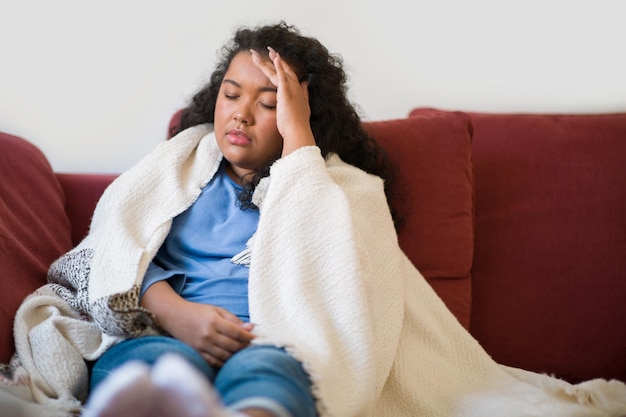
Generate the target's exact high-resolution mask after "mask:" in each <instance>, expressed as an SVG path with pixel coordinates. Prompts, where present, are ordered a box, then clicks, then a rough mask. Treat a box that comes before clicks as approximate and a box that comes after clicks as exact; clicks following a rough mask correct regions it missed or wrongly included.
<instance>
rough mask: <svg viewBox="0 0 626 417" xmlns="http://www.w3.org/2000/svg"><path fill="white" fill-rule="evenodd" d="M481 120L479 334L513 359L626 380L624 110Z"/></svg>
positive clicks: (495, 351)
mask: <svg viewBox="0 0 626 417" xmlns="http://www.w3.org/2000/svg"><path fill="white" fill-rule="evenodd" d="M472 119H473V123H474V129H475V131H474V139H473V151H474V164H475V173H476V240H475V257H474V268H473V270H472V274H473V276H472V279H473V281H472V282H473V294H474V296H473V306H472V309H473V312H472V324H471V331H472V333H473V334H474V336H475V337H476V338H477V339H478V340H479V342H480V343H481V344H482V345H483V346H484V347H485V348H486V350H487V351H488V352H490V353H491V354H492V356H493V357H494V358H495V359H496V360H497V361H499V362H501V363H504V364H508V365H512V366H517V367H521V368H525V369H530V370H535V371H540V372H546V373H554V374H556V375H557V376H559V377H562V378H565V379H568V380H570V381H573V382H576V381H581V380H584V379H589V378H593V377H598V376H603V377H605V378H610V377H614V378H618V379H621V380H624V381H626V320H625V319H626V286H625V285H624V279H625V277H626V194H625V193H624V191H625V190H626V114H615V115H588V116H583V115H572V116H557V115H494V114H472ZM581 335H584V337H581Z"/></svg>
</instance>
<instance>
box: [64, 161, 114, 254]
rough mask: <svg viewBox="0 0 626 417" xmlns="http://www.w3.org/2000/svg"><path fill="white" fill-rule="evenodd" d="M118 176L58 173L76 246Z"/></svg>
mask: <svg viewBox="0 0 626 417" xmlns="http://www.w3.org/2000/svg"><path fill="white" fill-rule="evenodd" d="M116 177H117V175H113V174H76V173H72V174H64V173H58V174H57V179H58V180H59V183H60V184H61V188H62V189H63V193H64V194H65V211H66V212H67V215H68V217H69V218H70V221H71V223H72V225H71V226H72V243H73V245H74V246H76V245H78V244H79V243H80V241H81V240H83V238H84V237H85V236H86V235H87V232H88V231H89V224H90V223H91V216H92V214H93V211H94V209H95V208H96V204H97V203H98V200H99V199H100V197H101V196H102V193H103V192H104V190H105V189H106V187H108V186H109V184H110V183H111V182H113V180H114V179H115V178H116Z"/></svg>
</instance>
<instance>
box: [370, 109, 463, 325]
mask: <svg viewBox="0 0 626 417" xmlns="http://www.w3.org/2000/svg"><path fill="white" fill-rule="evenodd" d="M365 127H366V129H367V130H368V131H369V132H370V133H371V134H372V136H373V137H374V138H375V139H376V140H377V141H378V142H379V143H380V144H381V145H382V146H383V147H384V148H385V149H386V150H387V151H388V153H389V157H390V159H391V161H392V162H393V163H394V164H395V165H396V166H397V167H399V168H400V170H399V172H398V178H397V184H396V192H397V193H398V195H397V198H395V200H394V206H396V207H398V208H399V210H400V214H401V215H402V216H403V217H404V219H405V222H406V223H405V224H404V226H403V227H402V228H401V229H400V231H399V236H398V238H399V241H400V245H401V246H402V248H403V250H404V251H405V253H406V254H407V256H408V257H409V258H410V259H411V261H412V262H413V263H414V264H415V265H416V266H417V268H418V269H419V270H420V272H421V273H422V274H423V275H424V277H425V278H426V279H427V280H428V281H429V282H430V284H431V285H432V286H433V288H434V289H435V290H436V291H437V293H438V294H439V295H440V296H441V298H442V299H443V300H444V302H445V303H446V304H447V305H448V307H449V308H450V310H451V311H452V312H453V313H454V314H455V315H456V317H457V318H458V319H459V321H460V322H461V324H463V325H464V326H465V327H466V328H467V327H469V322H470V313H471V282H470V269H471V266H472V257H473V241H474V235H473V167H472V153H471V125H470V119H469V117H468V116H467V115H465V114H463V113H458V112H445V111H437V110H433V109H420V110H416V111H414V112H413V113H412V114H411V117H410V118H405V119H398V120H387V121H376V122H367V123H365Z"/></svg>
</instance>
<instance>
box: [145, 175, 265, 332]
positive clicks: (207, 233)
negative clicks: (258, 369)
mask: <svg viewBox="0 0 626 417" xmlns="http://www.w3.org/2000/svg"><path fill="white" fill-rule="evenodd" d="M240 190H241V188H240V186H239V185H238V184H237V183H235V182H234V181H233V180H232V179H231V178H230V177H229V176H228V174H227V173H226V169H225V165H224V164H223V163H222V164H221V166H220V168H219V170H218V172H217V173H216V174H215V176H214V177H213V178H212V179H211V181H210V182H209V183H208V184H207V185H206V186H205V187H204V189H203V190H202V192H201V194H200V196H199V197H198V199H197V200H196V202H195V203H194V204H193V205H192V206H191V207H190V208H189V209H187V210H186V211H185V212H183V213H181V214H180V215H178V216H176V217H175V218H174V220H173V223H172V228H171V230H170V232H169V235H168V236H167V238H166V239H165V241H164V242H163V244H162V246H161V248H160V249H159V251H158V253H157V255H156V256H155V258H154V259H153V260H152V262H151V264H150V266H149V267H148V270H147V272H146V275H145V277H144V280H143V285H142V288H141V295H142V296H143V294H144V292H145V291H146V289H147V288H148V287H149V286H150V285H152V284H154V283H155V282H158V281H162V280H167V282H169V284H170V285H171V286H172V288H174V290H175V291H176V292H178V294H180V295H181V296H182V297H183V298H185V299H186V300H189V301H193V302H197V303H204V304H211V305H215V306H218V307H222V308H224V309H226V310H228V311H230V312H231V313H232V314H234V315H236V316H238V317H239V318H240V319H242V320H244V321H249V317H250V315H249V312H248V271H249V268H248V267H246V266H244V265H238V264H234V263H233V262H231V258H232V257H233V256H235V255H237V254H239V253H240V252H241V251H243V250H244V249H245V248H246V242H247V241H248V239H250V237H251V236H252V235H253V234H254V232H255V231H256V229H257V225H258V222H259V212H258V210H249V209H248V210H242V209H241V208H240V207H239V206H238V204H237V194H238V192H239V191H240Z"/></svg>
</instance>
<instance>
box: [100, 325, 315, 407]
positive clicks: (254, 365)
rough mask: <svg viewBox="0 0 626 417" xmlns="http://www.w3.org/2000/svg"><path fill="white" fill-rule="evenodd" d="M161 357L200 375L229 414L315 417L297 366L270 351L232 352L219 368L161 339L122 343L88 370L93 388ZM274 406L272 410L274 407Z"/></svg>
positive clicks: (285, 355)
mask: <svg viewBox="0 0 626 417" xmlns="http://www.w3.org/2000/svg"><path fill="white" fill-rule="evenodd" d="M164 353H177V354H179V355H181V356H182V357H184V358H185V359H186V360H187V361H188V362H189V363H191V364H192V365H193V366H194V367H195V368H196V369H197V370H198V371H200V372H201V373H202V374H204V375H205V376H206V377H207V378H208V379H209V380H210V381H211V382H212V383H213V385H214V386H215V389H216V390H217V391H218V392H219V393H220V395H221V397H222V401H223V402H224V404H225V405H226V406H228V407H232V408H233V409H243V408H251V407H260V408H264V409H267V410H268V411H272V412H274V413H275V414H276V415H281V412H280V411H281V410H282V411H283V413H282V415H284V411H287V413H288V414H289V415H291V416H297V417H315V416H317V411H316V409H315V400H314V399H313V395H312V393H311V382H310V380H309V377H308V375H307V373H306V372H305V371H304V369H303V367H302V364H301V363H300V362H298V361H297V360H296V359H295V358H293V357H292V356H291V355H289V354H288V353H287V352H285V351H284V350H283V349H280V348H277V347H275V346H268V345H261V346H256V345H254V346H250V347H247V348H245V349H242V350H240V351H239V352H237V353H235V354H234V355H233V356H231V357H230V359H228V360H227V361H226V363H225V364H224V365H223V366H222V367H221V368H213V367H211V366H210V365H209V364H208V363H207V362H206V361H205V360H204V359H203V358H202V356H200V354H199V353H198V352H196V351H195V350H194V349H193V348H191V347H190V346H188V345H186V344H184V343H183V342H181V341H179V340H177V339H174V338H171V337H165V336H147V337H141V338H137V339H128V340H124V341H122V342H120V343H118V344H116V345H114V346H112V347H111V348H110V349H109V350H107V351H106V352H105V353H104V354H103V355H102V356H101V357H100V358H99V359H98V360H97V361H96V363H95V364H94V366H93V368H92V371H91V389H92V390H93V389H95V387H96V386H98V384H100V382H102V381H103V380H104V379H105V378H106V377H107V376H108V375H109V373H111V372H112V371H113V370H114V369H116V368H117V367H119V366H121V365H123V364H124V363H126V362H128V361H131V360H141V361H143V362H146V363H148V364H150V365H152V364H154V363H155V362H156V361H157V360H158V358H159V357H160V356H161V355H163V354H164ZM276 404H278V407H274V405H276Z"/></svg>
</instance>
